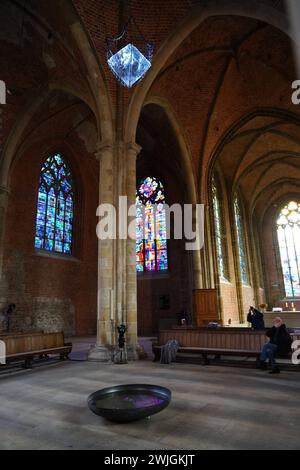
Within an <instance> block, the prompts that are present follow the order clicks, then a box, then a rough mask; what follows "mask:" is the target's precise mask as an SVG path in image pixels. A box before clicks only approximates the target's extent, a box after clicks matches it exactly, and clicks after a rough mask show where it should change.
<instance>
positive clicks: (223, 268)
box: [212, 177, 229, 279]
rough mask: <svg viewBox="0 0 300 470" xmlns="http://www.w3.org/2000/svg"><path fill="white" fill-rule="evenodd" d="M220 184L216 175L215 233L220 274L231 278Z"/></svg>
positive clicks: (213, 186)
mask: <svg viewBox="0 0 300 470" xmlns="http://www.w3.org/2000/svg"><path fill="white" fill-rule="evenodd" d="M219 188H220V186H219V183H218V181H217V179H216V177H214V178H213V180H212V198H213V209H214V220H215V235H216V246H217V257H218V267H219V276H220V277H221V278H222V279H229V269H228V251H227V241H226V225H225V217H224V209H223V205H222V202H221V198H220V190H219Z"/></svg>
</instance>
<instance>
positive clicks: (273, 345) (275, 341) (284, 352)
mask: <svg viewBox="0 0 300 470" xmlns="http://www.w3.org/2000/svg"><path fill="white" fill-rule="evenodd" d="M266 336H267V337H268V338H270V341H269V343H267V344H265V345H264V347H263V349H262V352H261V356H260V361H261V368H262V369H267V365H266V361H267V359H269V361H270V365H271V371H270V374H279V373H280V370H279V367H278V366H277V364H276V360H275V356H281V357H288V355H289V353H290V352H291V345H292V338H291V336H290V334H289V333H288V331H287V329H286V326H285V324H284V323H283V321H282V319H281V318H280V317H277V318H275V319H274V326H273V327H272V328H271V329H270V330H268V331H267V332H266Z"/></svg>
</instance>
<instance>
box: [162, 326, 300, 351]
mask: <svg viewBox="0 0 300 470" xmlns="http://www.w3.org/2000/svg"><path fill="white" fill-rule="evenodd" d="M291 336H292V338H293V340H297V339H300V335H291ZM171 339H175V340H176V341H178V343H179V344H180V346H181V347H202V348H216V349H242V350H247V351H260V350H261V349H262V347H263V345H264V344H265V343H266V342H268V339H267V338H266V336H265V333H264V331H249V330H247V329H246V330H245V331H241V330H240V329H239V330H237V331H233V330H230V331H224V330H221V331H218V330H200V329H195V330H191V329H190V330H183V331H181V330H162V331H160V332H159V345H164V344H166V343H167V342H168V341H169V340H171Z"/></svg>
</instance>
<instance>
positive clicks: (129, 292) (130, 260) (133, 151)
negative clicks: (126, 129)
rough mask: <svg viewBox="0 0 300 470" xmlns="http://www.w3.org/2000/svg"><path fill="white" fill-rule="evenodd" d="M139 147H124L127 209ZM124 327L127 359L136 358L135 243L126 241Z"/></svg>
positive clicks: (133, 196) (132, 194)
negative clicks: (125, 326) (125, 329)
mask: <svg viewBox="0 0 300 470" xmlns="http://www.w3.org/2000/svg"><path fill="white" fill-rule="evenodd" d="M140 151H141V147H140V146H139V145H137V144H136V143H130V144H128V145H127V146H126V165H127V172H126V194H127V198H128V199H127V201H128V208H129V207H130V206H135V201H136V159H137V156H138V154H139V153H140ZM135 220H136V217H135V215H129V216H128V224H135ZM126 325H127V334H126V339H127V355H128V359H129V360H130V359H131V360H135V359H137V358H138V351H139V350H140V346H139V344H138V336H137V276H136V242H135V240H132V239H131V238H128V240H127V247H126Z"/></svg>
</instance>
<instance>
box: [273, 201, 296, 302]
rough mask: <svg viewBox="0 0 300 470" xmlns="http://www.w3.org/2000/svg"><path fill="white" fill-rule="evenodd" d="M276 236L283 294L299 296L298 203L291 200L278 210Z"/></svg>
mask: <svg viewBox="0 0 300 470" xmlns="http://www.w3.org/2000/svg"><path fill="white" fill-rule="evenodd" d="M277 236H278V243H279V251H280V258H281V266H282V272H283V279H284V286H285V295H286V296H287V297H300V204H299V203H297V202H294V201H291V202H290V203H289V204H288V205H287V206H285V207H284V208H283V209H282V211H281V212H280V215H279V218H278V220H277Z"/></svg>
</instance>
